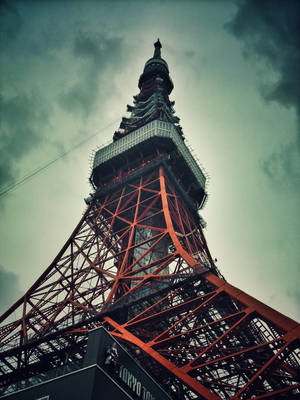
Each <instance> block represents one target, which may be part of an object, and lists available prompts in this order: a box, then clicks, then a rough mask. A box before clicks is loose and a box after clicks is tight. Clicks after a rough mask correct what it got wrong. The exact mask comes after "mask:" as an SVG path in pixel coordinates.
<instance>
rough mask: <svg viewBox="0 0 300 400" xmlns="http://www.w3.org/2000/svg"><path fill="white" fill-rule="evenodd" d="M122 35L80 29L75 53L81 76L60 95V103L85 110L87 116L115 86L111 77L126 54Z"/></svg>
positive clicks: (71, 108) (71, 109) (71, 111)
mask: <svg viewBox="0 0 300 400" xmlns="http://www.w3.org/2000/svg"><path fill="white" fill-rule="evenodd" d="M122 48H123V43H122V39H121V38H107V37H105V36H103V35H101V36H100V35H94V34H88V33H80V34H79V35H78V36H77V37H76V38H75V40H74V45H73V55H74V57H75V59H76V60H77V62H78V61H80V63H79V65H78V80H77V82H76V83H75V84H74V85H73V86H72V87H70V88H68V89H67V90H65V91H63V92H62V93H61V95H60V97H59V104H60V105H61V107H62V108H63V109H64V110H66V111H67V112H70V113H73V112H75V113H76V112H81V113H82V115H83V116H85V117H87V116H88V115H89V114H90V113H91V112H92V111H93V106H94V105H95V104H96V102H97V100H98V99H99V98H100V97H101V98H102V99H104V95H105V94H106V93H107V89H108V88H109V87H112V86H113V80H112V79H111V78H112V76H113V73H114V72H115V71H116V70H117V68H118V66H119V63H120V61H121V58H122Z"/></svg>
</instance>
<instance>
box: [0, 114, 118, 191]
mask: <svg viewBox="0 0 300 400" xmlns="http://www.w3.org/2000/svg"><path fill="white" fill-rule="evenodd" d="M117 121H118V119H117V120H115V121H113V122H111V123H110V124H108V125H107V126H105V127H104V128H102V129H100V130H99V131H97V132H96V133H94V134H92V135H90V136H88V137H87V138H85V139H83V140H82V141H81V142H79V143H77V144H75V145H74V146H72V147H71V148H69V149H68V150H66V151H65V152H63V153H61V154H60V155H59V156H57V157H56V158H54V159H53V160H51V161H48V162H47V163H46V164H44V165H42V166H40V167H39V168H36V169H35V170H33V171H31V172H29V173H28V174H26V175H24V176H23V177H21V178H20V179H18V180H17V181H16V182H14V183H12V184H11V185H9V186H8V187H6V188H5V189H3V190H1V191H0V197H2V196H5V195H7V194H8V193H9V192H11V191H13V190H15V189H16V188H17V187H18V186H20V185H22V184H24V183H26V182H27V181H29V180H30V179H31V178H33V177H34V176H35V175H37V174H39V173H40V172H42V171H44V170H45V169H47V168H49V167H50V166H51V165H52V164H54V163H55V162H56V161H58V160H60V159H61V158H63V157H65V156H67V155H68V154H70V153H71V152H72V151H73V150H76V149H77V148H78V147H80V146H82V145H84V144H85V143H86V142H88V141H89V140H91V139H92V138H94V137H95V136H97V135H99V133H101V132H103V131H104V130H105V129H107V128H110V127H111V126H112V125H113V124H115V123H116V122H117Z"/></svg>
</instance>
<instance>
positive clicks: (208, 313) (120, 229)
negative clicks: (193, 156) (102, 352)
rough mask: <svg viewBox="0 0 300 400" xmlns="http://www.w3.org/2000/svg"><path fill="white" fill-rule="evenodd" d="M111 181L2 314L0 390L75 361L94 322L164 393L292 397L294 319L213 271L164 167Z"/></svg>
mask: <svg viewBox="0 0 300 400" xmlns="http://www.w3.org/2000/svg"><path fill="white" fill-rule="evenodd" d="M115 183H116V182H115V180H114V189H113V191H110V192H109V191H108V192H107V191H106V192H107V193H106V195H105V197H103V198H98V199H95V200H94V201H92V202H91V204H90V205H89V207H88V209H87V211H86V212H85V214H84V216H83V217H82V219H81V221H80V222H79V224H78V225H77V227H76V229H75V230H74V232H73V233H72V235H71V237H70V238H69V240H68V241H67V243H66V244H65V246H64V247H63V248H62V250H61V251H60V253H59V254H58V255H57V257H56V258H55V259H54V261H53V263H52V264H51V265H50V266H49V267H48V268H47V269H46V271H45V272H44V273H43V274H42V275H41V277H40V278H39V279H38V280H37V281H36V282H35V284H34V285H33V286H32V287H31V288H30V289H29V290H28V291H27V293H25V295H24V296H23V297H22V298H21V299H20V300H19V301H18V302H17V303H16V304H15V305H13V306H12V307H11V308H10V309H9V310H8V311H7V312H6V313H5V314H3V316H2V317H1V318H0V322H2V323H3V325H2V327H1V328H0V343H1V348H0V349H1V352H2V353H1V355H0V359H1V367H0V368H1V372H2V374H3V378H1V379H2V381H1V380H0V382H2V385H3V387H4V386H6V387H9V386H10V387H11V388H12V387H14V389H16V387H17V385H18V381H20V379H23V380H26V378H27V379H28V377H31V378H32V377H34V376H35V375H37V374H38V373H40V372H42V371H43V370H45V371H46V370H47V369H48V370H49V369H51V368H59V367H61V366H64V365H66V355H67V356H68V357H67V358H68V360H69V359H70V360H71V362H73V363H76V362H77V361H80V360H81V359H82V358H83V356H84V351H85V343H86V334H87V332H88V331H89V330H90V329H91V328H93V327H95V326H99V324H104V325H105V326H106V327H107V328H108V329H109V330H110V331H111V333H112V334H113V335H115V336H116V337H117V338H118V339H119V340H121V341H123V343H125V344H126V345H127V346H128V348H129V349H130V350H131V351H132V353H133V354H134V355H135V357H136V358H138V359H139V361H140V362H141V363H142V364H143V365H144V366H145V368H146V369H147V370H148V371H149V372H150V373H152V375H153V376H154V377H155V378H156V379H157V380H158V381H159V382H160V383H161V384H162V385H163V386H165V387H168V390H169V392H170V393H171V395H172V396H173V397H174V398H177V399H184V398H185V399H196V398H198V399H220V398H221V399H228V398H231V399H250V398H251V399H252V398H256V399H265V398H266V399H281V398H282V399H291V398H293V396H294V397H295V398H296V396H298V395H299V393H300V384H299V336H300V334H299V325H298V324H297V323H296V322H294V321H293V320H291V319H289V318H287V317H285V316H283V315H281V314H280V313H278V312H276V311H274V310H272V309H271V308H269V307H267V306H266V305H264V304H262V303H261V302H259V301H257V300H256V299H254V298H252V297H251V296H248V295H247V294H245V293H244V292H242V291H241V290H239V289H237V288H235V287H233V286H231V285H229V284H228V283H227V282H226V281H225V280H224V279H222V277H221V276H218V274H217V271H216V269H215V266H214V263H213V261H212V258H211V255H210V253H209V250H208V248H207V244H206V241H205V238H204V235H203V232H202V229H201V226H200V224H199V221H198V220H197V218H195V215H194V213H191V212H190V211H189V209H188V208H187V206H186V204H185V202H184V200H183V199H182V197H181V195H180V193H178V191H177V190H176V188H175V186H174V184H173V183H172V182H171V180H169V178H168V171H167V169H166V168H165V167H163V166H162V165H161V166H160V167H158V168H155V169H153V170H149V169H148V170H147V173H144V174H143V170H142V169H141V173H140V174H139V175H138V176H135V177H134V179H132V180H128V181H127V182H123V183H122V184H120V185H119V186H118V185H116V184H115ZM16 314H17V315H18V318H17V319H15V318H14V316H15V315H16ZM137 350H139V351H137ZM14 385H15V386H14ZM3 393H5V391H3Z"/></svg>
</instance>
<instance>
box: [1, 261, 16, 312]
mask: <svg viewBox="0 0 300 400" xmlns="http://www.w3.org/2000/svg"><path fill="white" fill-rule="evenodd" d="M20 294H21V292H20V288H19V281H18V277H17V275H16V274H14V273H13V272H9V271H7V270H6V269H5V268H4V267H3V266H2V265H0V315H1V314H2V313H3V312H4V311H5V310H6V309H7V308H8V307H10V306H11V305H12V304H13V303H14V302H15V301H16V300H18V297H19V296H20Z"/></svg>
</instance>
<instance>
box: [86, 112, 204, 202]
mask: <svg viewBox="0 0 300 400" xmlns="http://www.w3.org/2000/svg"><path fill="white" fill-rule="evenodd" d="M154 148H156V149H158V150H159V151H160V152H161V153H162V154H167V157H165V162H166V163H167V165H168V167H169V169H170V171H171V173H172V174H173V176H175V178H176V179H178V181H180V182H179V183H180V185H181V186H182V187H183V189H184V190H185V191H186V193H188V196H189V197H190V198H191V200H192V201H193V203H194V204H195V205H196V207H197V208H202V207H203V205H204V202H205V199H206V196H207V195H206V191H205V184H206V177H205V175H204V173H203V171H202V170H201V168H200V167H199V165H198V164H197V162H196V160H195V159H194V157H193V156H192V154H191V152H190V150H189V149H188V147H187V146H186V145H185V143H184V141H183V139H182V137H181V135H180V134H179V133H178V131H177V129H176V127H175V126H174V125H173V124H172V123H169V122H164V121H160V120H153V121H151V122H149V123H147V124H145V125H143V126H142V127H140V128H138V129H136V130H134V131H132V132H131V133H130V134H128V135H126V136H124V137H123V138H121V139H119V140H117V141H115V142H113V143H111V144H109V145H108V146H105V147H103V148H102V149H99V150H98V151H97V152H96V154H95V157H94V163H93V171H92V174H91V178H90V179H91V182H92V184H93V185H94V186H95V187H97V188H98V187H101V186H103V185H105V184H106V183H108V182H109V180H110V179H111V178H112V177H113V176H114V175H113V173H112V172H113V170H117V169H120V168H122V167H123V166H124V163H126V162H127V163H128V160H131V161H130V164H131V166H132V167H134V164H137V165H138V164H139V162H140V154H141V152H142V154H143V156H144V157H151V155H152V154H153V153H154Z"/></svg>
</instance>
